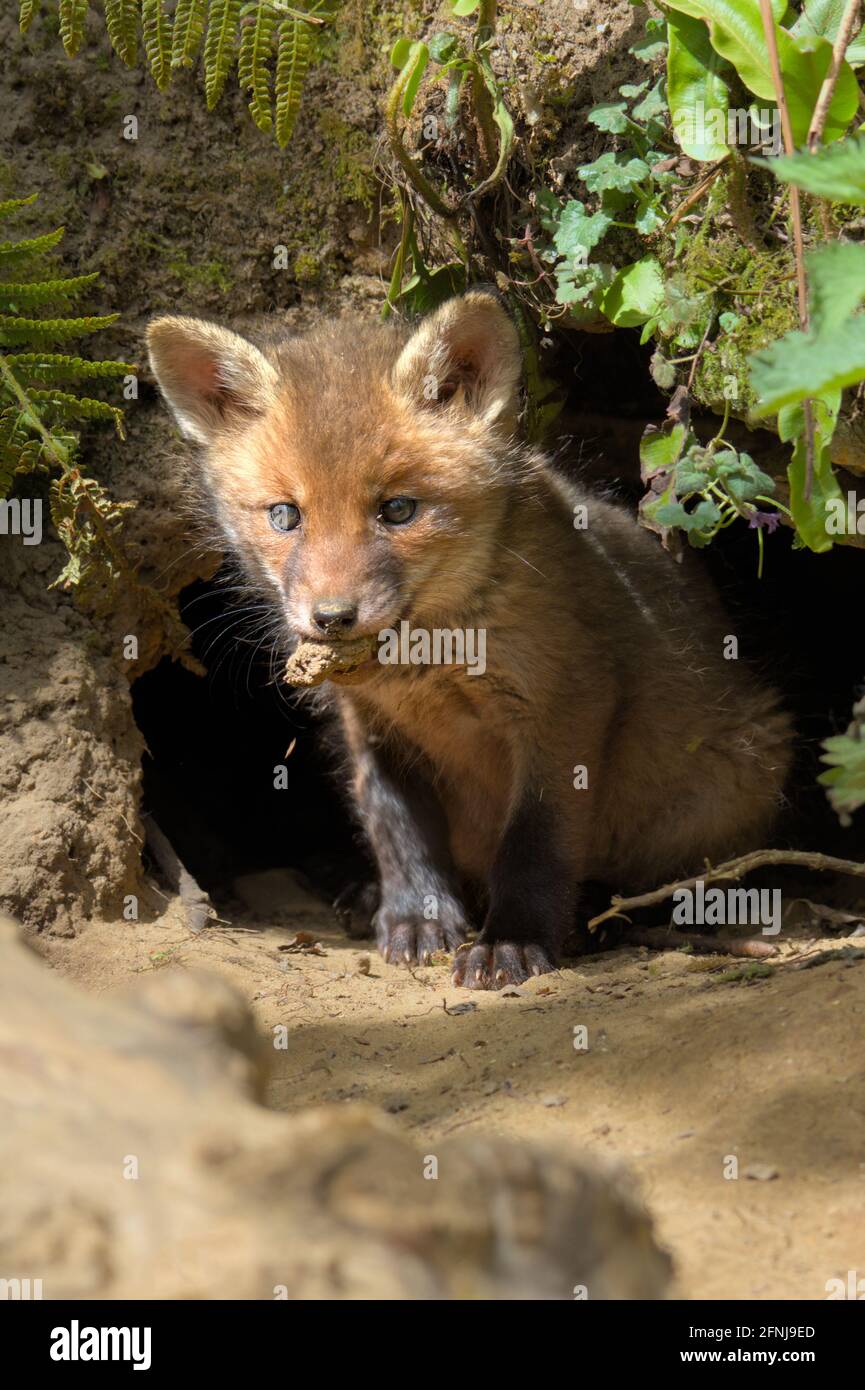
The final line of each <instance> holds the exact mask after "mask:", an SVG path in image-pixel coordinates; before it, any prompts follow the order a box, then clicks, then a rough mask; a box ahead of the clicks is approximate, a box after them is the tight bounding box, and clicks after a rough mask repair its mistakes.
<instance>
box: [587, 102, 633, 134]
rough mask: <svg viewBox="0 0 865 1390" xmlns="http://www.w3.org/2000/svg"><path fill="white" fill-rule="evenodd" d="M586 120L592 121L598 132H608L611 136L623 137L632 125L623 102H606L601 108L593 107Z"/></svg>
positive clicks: (602, 103)
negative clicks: (624, 132)
mask: <svg viewBox="0 0 865 1390" xmlns="http://www.w3.org/2000/svg"><path fill="white" fill-rule="evenodd" d="M586 120H588V121H591V123H592V125H594V126H597V127H598V130H607V131H609V133H610V134H611V135H621V134H622V132H623V131H625V130H627V129H628V126H629V125H630V120H629V118H628V111H627V107H626V105H625V103H624V102H623V101H604V102H601V104H600V106H593V107H592V109H591V111H590V112H589V114H588V116H587V117H586Z"/></svg>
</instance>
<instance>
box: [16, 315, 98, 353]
mask: <svg viewBox="0 0 865 1390" xmlns="http://www.w3.org/2000/svg"><path fill="white" fill-rule="evenodd" d="M119 317H120V315H119V314H100V315H98V316H96V317H93V318H83V319H23V318H19V317H18V316H17V315H12V314H0V343H8V344H9V345H10V346H14V345H15V344H16V343H30V342H36V343H38V342H55V343H62V342H64V341H65V340H66V339H67V338H77V337H79V336H80V335H81V334H82V333H98V332H99V331H100V329H102V328H108V327H110V325H111V324H112V323H116V322H117V320H118V318H119Z"/></svg>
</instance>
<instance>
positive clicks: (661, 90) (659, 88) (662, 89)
mask: <svg viewBox="0 0 865 1390" xmlns="http://www.w3.org/2000/svg"><path fill="white" fill-rule="evenodd" d="M666 88H667V83H666V80H665V79H664V78H663V77H661V78H659V79H658V81H657V82H656V83H655V85H654V87H653V88H652V90H651V91H650V92H649V93H647V95H646V96H645V97H644V98H643V100H642V101H641V102H638V103H637V105H636V106H635V107H634V108H633V109H632V111H631V115H632V116H633V117H634V120H636V121H651V120H654V118H655V117H656V116H660V115H662V114H663V113H664V112H666V110H667V95H666Z"/></svg>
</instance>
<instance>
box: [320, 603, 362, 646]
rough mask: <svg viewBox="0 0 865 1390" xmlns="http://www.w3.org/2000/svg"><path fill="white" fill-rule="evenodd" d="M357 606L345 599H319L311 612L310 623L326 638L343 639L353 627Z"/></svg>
mask: <svg viewBox="0 0 865 1390" xmlns="http://www.w3.org/2000/svg"><path fill="white" fill-rule="evenodd" d="M356 618H357V604H356V603H352V602H351V600H350V599H347V598H324V599H320V600H319V602H318V603H317V604H316V605H315V607H314V608H313V610H312V621H313V622H314V623H315V625H316V627H317V628H318V629H319V631H320V632H323V633H324V634H325V636H326V637H344V636H346V635H347V634H348V632H349V631H350V630H351V628H353V627H354V624H355V620H356Z"/></svg>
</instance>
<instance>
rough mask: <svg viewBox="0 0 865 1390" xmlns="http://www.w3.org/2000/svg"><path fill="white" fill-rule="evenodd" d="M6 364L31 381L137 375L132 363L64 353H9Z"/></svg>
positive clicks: (26, 380) (58, 380)
mask: <svg viewBox="0 0 865 1390" xmlns="http://www.w3.org/2000/svg"><path fill="white" fill-rule="evenodd" d="M6 364H7V366H9V367H11V368H12V370H13V371H14V372H16V373H17V374H18V376H21V377H23V378H24V380H25V382H28V381H43V382H46V383H48V382H52V381H57V382H60V381H84V380H86V379H87V378H88V377H96V378H99V377H112V376H134V375H135V372H136V370H137V368H136V367H134V366H133V364H132V363H131V362H91V361H90V360H89V359H88V358H86V357H70V356H67V354H66V353H64V352H10V353H8V354H7V356H6Z"/></svg>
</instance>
